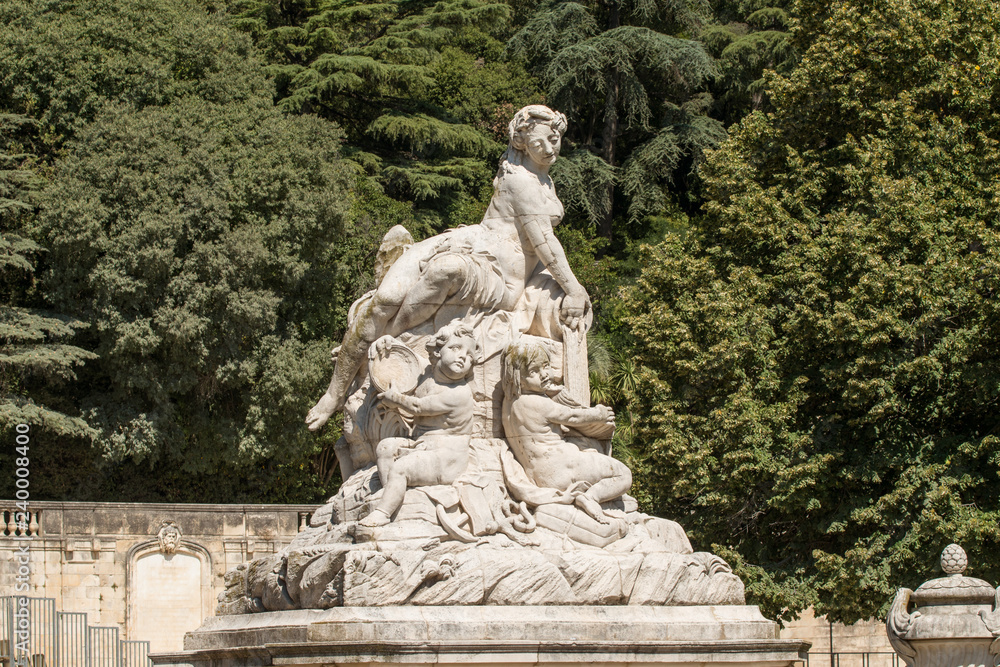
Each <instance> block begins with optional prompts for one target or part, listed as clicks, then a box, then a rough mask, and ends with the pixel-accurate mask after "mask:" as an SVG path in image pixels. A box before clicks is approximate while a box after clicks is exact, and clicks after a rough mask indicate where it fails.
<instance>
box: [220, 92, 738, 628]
mask: <svg viewBox="0 0 1000 667" xmlns="http://www.w3.org/2000/svg"><path fill="white" fill-rule="evenodd" d="M565 129H566V118H565V116H563V115H562V114H560V113H558V112H555V111H553V110H551V109H549V108H547V107H544V106H540V105H533V106H529V107H525V108H524V109H522V110H520V111H519V112H518V113H517V114H516V115H515V117H514V120H512V121H511V124H510V145H509V146H508V149H507V152H506V153H505V155H504V157H503V159H502V161H501V165H500V169H499V170H498V172H497V177H496V180H495V181H494V194H493V198H492V200H491V202H490V205H489V208H488V209H487V211H486V214H485V216H484V218H483V220H482V222H481V223H480V224H478V225H471V226H468V227H462V228H459V229H453V230H449V231H447V232H445V233H443V234H441V235H439V236H436V237H433V238H430V239H427V240H425V241H421V242H419V243H415V242H414V241H413V239H412V237H411V236H410V235H409V234H408V233H407V232H406V230H404V229H402V228H400V227H397V228H394V229H392V230H390V232H389V233H388V234H387V235H386V237H385V239H384V240H383V243H382V245H381V247H380V248H379V252H378V258H377V262H376V264H377V266H376V282H377V286H376V288H375V290H373V291H372V292H369V293H368V294H366V295H365V296H363V297H362V298H361V299H359V300H358V301H357V302H356V303H355V304H354V305H352V307H351V309H350V312H349V314H348V320H349V322H348V331H347V333H346V334H345V336H344V339H343V343H342V345H341V346H340V347H338V348H337V349H336V350H334V351H333V355H332V356H333V359H334V363H335V367H334V372H333V378H332V380H331V382H330V386H329V388H328V389H327V391H326V393H325V394H324V395H323V397H322V398H321V399H320V401H319V402H318V403H317V404H316V405H315V406H314V407H313V408H312V410H310V412H309V414H308V416H307V418H306V421H307V423H308V425H309V428H310V429H313V430H315V429H318V428H321V427H322V426H323V424H324V423H325V422H326V421H327V420H328V419H329V418H330V417H331V416H332V415H333V414H334V412H336V411H338V410H341V409H342V410H343V412H344V428H343V433H344V436H343V438H342V439H341V441H339V442H338V443H337V446H336V452H337V455H338V457H340V459H341V471H342V473H343V477H344V480H345V481H344V484H343V486H342V487H341V489H340V490H339V491H338V493H337V494H336V495H335V496H334V497H332V498H331V499H330V500H329V501H328V502H327V503H326V504H325V505H324V506H323V507H321V508H319V509H318V510H316V512H315V513H314V514H313V516H312V519H311V521H310V524H309V526H310V527H309V529H308V530H306V531H303V533H301V534H300V535H299V537H298V538H297V539H296V540H295V541H294V542H293V543H292V544H291V545H290V546H289V547H288V548H287V549H285V550H284V551H282V552H281V553H280V554H277V555H276V556H269V557H267V558H265V559H262V560H259V561H254V562H253V563H251V564H250V566H249V568H248V569H247V571H246V577H245V581H244V580H243V579H239V578H234V579H233V581H232V586H231V587H230V589H227V592H226V594H225V595H224V596H223V598H222V599H221V600H220V606H219V612H220V613H231V612H233V611H239V610H242V609H252V610H283V609H293V608H316V609H326V608H329V607H333V606H371V605H386V606H392V605H403V604H420V605H503V606H509V605H535V604H549V605H574V604H598V605H607V604H639V605H672V604H684V605H691V604H741V603H742V602H743V584H742V583H741V582H740V580H739V579H738V578H737V577H736V576H735V575H733V573H732V572H731V571H730V569H729V567H728V566H727V565H726V564H725V563H724V562H723V561H722V560H720V559H719V558H717V557H714V556H712V555H711V554H696V553H693V549H692V548H691V544H690V542H689V541H688V539H687V536H686V535H685V534H684V530H683V528H681V527H680V526H679V525H678V524H677V523H675V522H673V521H668V520H666V519H660V518H657V517H651V516H648V515H646V514H642V513H640V512H638V507H637V505H636V502H635V500H634V499H632V498H630V497H629V496H628V495H627V492H628V490H629V487H630V485H631V483H632V473H631V472H630V471H629V469H628V467H627V466H625V464H623V463H622V462H620V461H618V460H616V459H614V458H613V457H612V456H611V438H612V435H613V433H614V428H615V415H614V412H613V411H612V410H611V409H610V408H608V407H607V406H603V405H597V406H591V405H590V391H589V370H588V368H587V336H586V332H587V329H588V328H589V326H590V324H591V321H592V314H591V312H590V302H589V297H588V296H587V293H586V291H585V290H584V288H583V287H582V286H581V285H580V283H579V281H577V279H576V277H575V276H574V275H573V272H572V271H571V270H570V268H569V264H568V262H567V260H566V256H565V253H564V252H563V249H562V246H561V245H560V243H559V241H558V239H557V238H556V237H555V236H554V234H553V232H552V228H553V225H555V224H557V223H558V222H559V220H560V219H561V217H562V214H563V207H562V204H561V203H560V201H559V198H558V197H557V196H556V194H555V189H554V186H553V184H552V180H551V178H550V177H549V168H550V167H551V166H552V164H553V163H554V162H555V160H556V158H557V157H558V154H559V148H560V142H561V138H562V134H563V132H564V131H565ZM241 596H243V597H244V598H245V599H241Z"/></svg>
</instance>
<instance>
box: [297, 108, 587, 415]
mask: <svg viewBox="0 0 1000 667" xmlns="http://www.w3.org/2000/svg"><path fill="white" fill-rule="evenodd" d="M565 131H566V116H564V115H563V114H561V113H557V112H554V111H552V110H551V109H549V108H548V107H544V106H540V105H533V106H528V107H525V108H524V109H521V110H520V111H519V112H518V113H517V115H516V116H515V117H514V119H513V120H512V121H511V123H510V145H509V146H508V148H507V152H506V153H504V156H503V159H502V160H501V163H500V168H499V170H498V171H497V175H496V178H494V180H493V187H494V192H493V199H492V200H491V201H490V205H489V208H488V209H487V210H486V214H485V216H483V220H482V222H480V223H479V224H478V225H471V226H469V227H462V228H459V229H453V230H450V231H448V232H445V233H444V234H441V235H440V236H435V237H432V238H430V239H427V240H425V241H422V242H420V243H418V244H416V245H414V246H413V247H412V248H410V249H408V250H407V251H406V252H405V253H404V254H403V255H402V256H401V257H400V258H399V260H398V261H397V262H396V263H394V264H393V265H392V267H391V268H390V269H389V270H388V272H387V273H386V276H385V279H384V280H383V281H382V282H381V284H380V285H379V286H378V289H377V290H376V292H375V294H374V295H373V297H372V299H371V301H370V302H368V303H366V304H365V306H364V308H363V309H361V310H360V311H359V313H358V316H357V318H355V319H354V320H353V321H352V322H351V324H350V326H349V327H348V330H347V333H345V334H344V342H343V344H342V345H341V349H340V355H339V358H338V359H337V364H336V367H335V368H334V372H333V379H332V380H331V381H330V386H329V388H328V389H327V391H326V393H325V394H324V395H323V396H322V398H320V400H319V402H318V403H316V405H315V406H314V407H313V408H312V410H310V411H309V414H308V416H307V417H306V422H307V424H308V425H309V428H310V429H312V430H316V429H319V428H320V427H322V426H323V424H325V423H326V422H327V420H328V419H329V418H330V416H331V415H333V413H334V412H336V411H337V410H339V409H341V407H343V404H344V400H345V398H346V396H347V391H348V388H349V386H350V384H351V382H352V381H353V379H354V375H355V373H356V372H357V370H358V368H359V366H360V365H361V364H362V362H363V360H364V357H365V355H366V354H367V351H368V347H369V345H371V343H373V342H374V341H375V340H376V339H378V338H379V337H380V336H382V335H385V334H388V335H391V336H398V335H400V334H402V333H404V332H406V331H409V330H411V329H413V328H415V327H417V326H418V325H420V324H422V323H423V322H425V321H426V320H427V319H428V318H431V317H433V315H434V314H435V313H436V312H437V310H438V309H439V308H440V307H441V306H442V305H444V304H446V303H447V304H449V305H461V306H467V307H468V308H470V309H473V310H478V311H483V312H491V311H496V310H505V311H512V310H514V309H515V307H516V306H517V305H518V301H519V300H520V298H521V296H522V294H523V293H524V288H525V283H526V281H527V280H528V279H530V278H531V276H532V275H533V274H534V273H535V272H536V270H537V269H539V268H544V269H547V270H548V272H549V273H550V274H551V275H552V277H553V278H554V279H555V281H556V282H557V283H558V284H559V287H561V288H562V290H563V292H565V297H564V298H563V300H562V305H561V316H562V319H563V321H564V322H565V323H566V324H567V325H568V326H569V327H571V328H573V329H578V328H580V327H582V326H584V322H585V317H584V316H585V315H586V314H587V311H588V310H589V308H590V300H589V297H588V296H587V292H586V290H585V289H584V288H583V286H582V285H580V283H579V281H578V280H577V279H576V277H575V276H574V275H573V272H572V271H571V270H570V268H569V264H568V263H567V261H566V255H565V253H564V252H563V249H562V245H560V243H559V240H558V239H557V238H556V237H555V234H553V232H552V228H553V226H554V225H556V224H558V223H559V221H560V220H561V219H562V216H563V206H562V203H561V202H560V201H559V198H558V197H556V193H555V188H554V187H553V185H552V179H551V178H549V168H550V167H551V166H552V164H553V163H554V162H555V161H556V158H557V157H558V156H559V148H560V145H561V142H562V135H563V133H564V132H565Z"/></svg>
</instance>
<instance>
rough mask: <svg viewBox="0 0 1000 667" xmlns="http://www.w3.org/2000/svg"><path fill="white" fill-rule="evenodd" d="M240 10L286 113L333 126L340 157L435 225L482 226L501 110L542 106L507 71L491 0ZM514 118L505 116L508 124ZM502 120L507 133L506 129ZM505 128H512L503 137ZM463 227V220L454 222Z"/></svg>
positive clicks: (520, 74) (247, 5) (499, 7)
mask: <svg viewBox="0 0 1000 667" xmlns="http://www.w3.org/2000/svg"><path fill="white" fill-rule="evenodd" d="M285 9H286V11H285V12H275V11H273V10H272V5H271V3H267V2H257V1H255V0H253V1H249V2H243V3H237V4H236V5H235V6H234V10H235V11H239V12H240V16H241V17H242V19H241V20H242V22H243V25H244V26H245V27H246V28H247V29H248V30H250V31H251V32H253V33H254V34H256V35H257V36H258V40H259V43H260V44H261V46H262V48H263V49H264V50H265V52H266V53H267V54H268V58H269V61H270V62H271V63H272V64H271V66H270V68H269V72H270V73H271V74H272V75H273V76H274V77H275V81H276V84H277V88H278V97H279V100H280V101H279V105H280V106H281V108H282V109H284V110H286V111H290V112H295V113H314V114H317V115H319V116H321V117H323V118H327V119H329V120H333V121H336V122H337V123H338V124H339V125H340V126H341V127H343V128H344V131H345V133H346V148H345V156H346V157H347V158H348V159H350V160H352V161H353V162H355V163H356V164H358V165H359V166H360V167H362V168H363V169H364V170H365V171H366V172H367V173H368V174H370V175H372V176H373V177H375V178H376V179H377V180H378V181H379V182H380V183H381V184H382V186H383V187H384V189H385V192H386V193H387V194H389V195H390V196H392V197H394V198H396V199H398V200H405V201H412V202H415V203H416V207H415V213H416V215H417V216H418V217H420V218H422V219H423V220H424V221H425V222H426V224H428V225H430V226H431V227H435V228H439V227H443V226H447V225H448V224H452V223H454V222H463V223H471V222H476V221H477V220H476V218H477V217H478V215H480V214H481V213H482V209H484V208H485V204H483V205H482V206H480V207H478V208H477V207H473V208H472V209H469V210H468V211H467V213H466V214H465V215H462V210H463V207H465V208H468V206H467V204H468V203H469V202H470V201H474V200H476V199H477V198H478V199H482V198H483V190H484V188H488V184H489V182H490V179H491V178H492V174H493V171H494V170H495V168H496V164H495V161H496V159H497V157H498V156H499V154H500V153H501V152H502V150H503V148H502V144H501V143H500V142H499V141H498V139H500V138H502V140H503V141H504V142H505V141H506V136H505V134H506V133H505V132H504V133H503V135H502V137H498V136H497V133H496V132H495V131H493V128H492V127H491V126H494V125H496V124H497V119H496V117H495V116H496V114H497V111H498V109H500V108H501V107H504V106H505V105H506V106H510V107H513V106H515V105H520V104H523V103H526V102H528V101H531V100H533V99H534V98H535V96H536V92H535V89H534V83H533V81H532V80H531V79H530V77H529V76H528V75H527V73H526V72H524V70H523V68H520V67H518V66H516V65H512V64H509V63H506V62H503V59H502V53H503V49H502V44H501V43H500V42H498V41H497V39H496V37H495V35H496V34H497V33H499V32H500V31H502V30H503V28H504V27H505V26H506V24H507V18H508V14H509V10H508V7H507V5H506V4H504V3H503V2H497V1H496V0H439V1H437V2H427V1H420V2H412V1H410V0H389V1H386V2H356V1H349V2H330V3H316V4H309V5H301V6H300V5H294V4H291V5H289V6H288V7H286V8H285ZM513 111H514V109H513V108H512V109H511V110H510V115H513ZM506 120H507V119H504V120H503V123H502V124H503V125H505V124H506ZM504 129H505V128H504ZM455 218H457V219H455Z"/></svg>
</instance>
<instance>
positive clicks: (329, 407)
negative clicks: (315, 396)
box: [306, 393, 340, 431]
mask: <svg viewBox="0 0 1000 667" xmlns="http://www.w3.org/2000/svg"><path fill="white" fill-rule="evenodd" d="M339 408H340V406H339V405H337V401H336V400H335V399H334V398H333V396H331V395H330V394H329V393H326V394H323V398H321V399H319V402H318V403H317V404H316V405H314V406H313V408H312V410H310V411H309V414H307V415H306V425H307V426H308V427H309V430H310V431H318V430H319V429H321V428H323V425H324V424H326V422H327V421H329V420H330V417H332V416H333V413H334V412H336V411H337V410H338V409H339Z"/></svg>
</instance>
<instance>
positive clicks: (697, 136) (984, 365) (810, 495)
mask: <svg viewBox="0 0 1000 667" xmlns="http://www.w3.org/2000/svg"><path fill="white" fill-rule="evenodd" d="M998 29H1000V10H998V9H997V8H996V7H994V6H992V5H991V4H990V3H988V2H986V1H985V0H961V1H960V0H878V1H877V2H874V3H872V2H865V3H862V2H860V1H858V0H849V1H847V2H838V3H834V4H829V3H824V2H818V1H817V0H798V1H797V2H791V1H790V0H714V1H713V2H680V1H674V0H612V1H607V0H605V1H602V2H589V1H582V2H568V1H561V2H560V1H555V0H545V1H536V0H437V1H432V0H378V1H374V0H373V1H370V2H365V1H362V0H336V1H334V0H283V1H282V2H277V1H275V0H227V1H222V0H217V1H214V2H211V1H209V0H96V1H94V2H86V3H63V2H48V1H35V0H6V1H5V2H3V3H2V4H0V139H2V141H0V235H2V236H0V259H2V264H0V291H2V304H0V333H2V335H0V393H2V398H0V400H2V404H0V421H2V422H3V423H4V425H5V427H8V428H9V426H10V425H11V424H13V423H16V422H20V421H27V422H30V423H31V424H32V425H33V438H34V439H33V443H34V444H33V447H34V449H33V452H34V453H33V456H34V458H33V460H32V472H33V477H32V480H33V482H32V483H33V487H32V493H33V497H36V498H56V499H112V498H113V499H133V500H176V501H193V500H202V501H239V500H253V501H316V500H319V499H321V498H322V497H323V495H324V494H325V493H327V492H330V491H332V488H331V487H332V486H334V485H335V484H336V482H337V479H336V472H335V469H336V465H335V462H334V459H333V457H332V445H333V442H334V441H335V440H336V437H337V436H338V435H339V434H338V433H337V429H336V427H335V426H333V427H331V428H329V429H328V432H326V433H324V434H322V435H320V436H313V435H311V434H308V433H307V432H306V430H305V428H304V425H303V424H302V418H303V415H304V414H305V411H306V409H307V408H308V406H309V405H310V404H311V403H312V402H313V401H314V399H315V398H316V395H317V393H318V392H319V391H321V390H322V387H323V385H324V384H325V382H326V380H327V378H328V373H329V370H330V367H329V350H330V348H331V347H332V346H333V345H334V344H335V341H336V340H337V339H339V338H340V336H341V335H342V333H343V330H344V326H345V317H346V310H347V307H348V306H349V305H350V303H351V302H352V301H353V300H354V299H355V298H356V297H357V296H358V295H360V294H361V293H362V292H364V291H365V290H367V289H369V288H370V287H371V284H372V280H373V279H372V276H371V271H372V267H373V259H374V255H375V251H376V249H377V247H378V244H379V241H380V240H381V237H382V235H383V234H384V233H385V231H386V230H388V229H389V228H390V227H391V226H392V225H394V224H404V225H406V226H407V227H408V228H409V229H410V230H411V231H412V232H413V233H414V234H415V235H416V236H417V237H418V238H419V237H423V236H426V235H427V234H429V233H433V232H435V231H438V230H440V229H442V228H445V227H451V226H454V225H457V224H463V223H473V222H476V221H478V219H479V218H480V216H481V215H482V212H483V210H484V208H485V206H486V202H487V201H488V198H489V196H490V185H489V184H490V179H491V178H492V176H493V173H494V170H495V168H496V163H497V159H498V158H499V156H500V153H501V151H502V149H503V145H504V143H505V142H506V126H507V122H508V121H509V119H510V118H511V117H512V116H513V113H514V112H515V110H516V109H517V108H518V107H520V106H522V105H524V104H526V103H531V102H545V103H547V104H549V105H551V106H553V107H554V108H557V109H560V110H562V111H564V112H566V113H567V114H568V116H569V119H570V127H569V132H568V134H567V136H566V139H565V144H564V151H563V158H562V159H561V160H560V161H559V162H557V163H556V168H555V169H554V173H553V176H554V179H555V180H556V184H557V187H558V188H559V192H560V196H561V197H562V199H563V201H564V202H565V203H566V205H567V212H568V215H567V219H566V222H565V224H563V225H561V226H560V227H559V228H558V229H557V234H558V235H559V237H560V239H561V241H562V243H563V245H564V247H565V249H566V251H567V255H568V258H569V260H570V263H571V265H572V267H573V270H574V272H575V273H576V274H577V276H578V277H579V278H580V280H581V281H582V282H583V283H584V284H585V285H586V287H587V289H588V291H589V293H590V294H591V296H592V298H593V301H594V310H595V314H596V324H595V329H594V332H593V335H592V340H591V345H590V349H591V370H592V372H593V377H592V389H593V393H594V396H595V398H597V399H600V400H602V401H605V402H609V403H613V404H614V406H615V408H616V412H617V414H618V421H619V427H620V428H619V432H618V434H617V435H616V442H615V452H616V455H618V456H619V457H621V458H623V459H624V460H626V461H628V462H629V464H630V465H631V466H632V467H633V469H634V471H635V480H636V482H635V486H634V488H633V493H634V495H636V496H637V497H638V498H639V500H640V502H641V503H642V504H643V505H644V508H645V509H647V510H649V511H653V512H656V513H660V514H662V515H664V516H669V517H672V518H676V519H679V520H681V521H682V522H683V523H684V524H685V526H686V527H688V528H689V529H690V530H691V534H692V537H693V539H694V541H695V542H696V545H697V546H699V547H702V548H714V549H717V550H719V552H720V553H722V554H723V555H724V556H725V557H726V558H728V559H729V560H730V562H732V563H733V564H734V565H735V566H736V568H737V571H738V572H739V573H740V574H741V575H742V576H744V578H745V579H746V581H747V583H748V593H749V597H750V599H751V601H752V602H755V603H761V604H763V605H764V607H765V610H766V611H767V613H769V614H770V615H772V616H778V615H784V616H785V617H788V616H790V615H794V614H795V613H796V612H797V611H798V610H799V609H802V608H803V607H804V606H806V605H808V604H815V605H816V606H817V609H818V610H819V611H820V612H821V613H822V612H828V613H829V614H830V616H831V617H832V618H835V619H842V620H848V621H849V620H853V619H856V618H861V617H867V616H869V615H871V614H874V613H876V612H877V611H878V610H879V608H880V606H882V605H883V604H885V603H886V602H887V601H888V600H889V599H890V597H891V593H892V590H893V589H894V588H895V587H896V586H898V585H912V584H914V583H915V582H919V581H922V580H923V579H925V578H927V577H929V576H931V575H932V573H931V571H930V566H931V564H932V563H933V561H934V555H935V554H936V553H937V552H938V551H939V550H940V548H941V547H942V546H943V545H944V544H946V543H947V542H949V541H951V540H957V541H960V542H961V543H963V545H964V546H965V547H966V548H967V549H968V550H969V552H970V563H971V564H972V566H973V568H977V569H976V572H975V574H977V575H979V576H983V577H984V578H987V579H993V580H996V579H1000V570H998V569H997V565H996V564H995V563H994V562H992V561H993V560H995V559H992V560H991V559H990V558H989V557H988V554H989V553H991V550H995V549H996V548H997V546H998V544H1000V529H998V528H997V526H998V523H1000V501H998V494H997V493H996V492H995V491H992V490H993V489H995V488H996V485H997V483H998V480H997V474H998V472H1000V440H998V435H1000V434H998V433H997V430H998V421H997V418H996V417H995V416H994V413H998V412H1000V405H998V404H1000V353H998V352H997V350H998V349H1000V312H998V309H1000V305H998V304H1000V300H998V296H1000V295H998V293H997V292H998V287H1000V285H998V281H1000V266H998V243H1000V238H998V231H997V228H998V220H997V215H998V214H997V211H998V210H1000V148H998V141H1000V115H998V114H1000V111H998V110H1000V84H998V80H997V72H998V68H1000V40H998V39H997V34H998ZM747 114H750V115H747ZM726 127H729V128H730V133H731V137H730V139H729V141H727V142H725V143H723V142H724V141H725V139H726V137H727V132H726V130H725V128H726ZM720 146H721V147H720ZM716 147H719V148H718V150H714V149H715V148H716ZM664 239H665V240H664ZM643 243H648V244H649V245H646V246H643V245H642V244H643ZM632 281H635V285H634V286H633V287H631V288H626V290H625V291H624V299H621V300H619V299H618V298H617V295H618V294H619V293H620V292H619V290H620V287H621V286H622V285H623V284H628V283H630V282H632ZM8 458H9V452H0V467H2V466H4V465H7V463H8ZM9 484H10V480H9V479H3V480H2V481H0V495H10V492H11V489H10V488H9ZM713 545H714V546H713Z"/></svg>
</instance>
